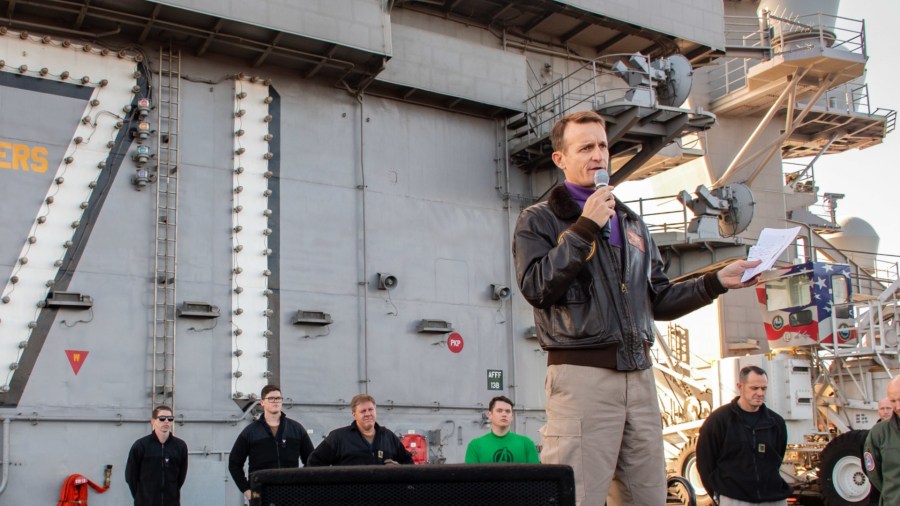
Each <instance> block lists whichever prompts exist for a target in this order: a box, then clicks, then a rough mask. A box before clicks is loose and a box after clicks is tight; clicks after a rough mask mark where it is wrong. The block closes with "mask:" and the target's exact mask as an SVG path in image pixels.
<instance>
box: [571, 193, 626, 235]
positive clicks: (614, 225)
mask: <svg viewBox="0 0 900 506" xmlns="http://www.w3.org/2000/svg"><path fill="white" fill-rule="evenodd" d="M563 184H564V185H566V190H568V191H569V195H570V196H571V197H572V200H574V201H575V202H578V207H580V208H582V209H584V202H585V201H586V200H587V199H588V197H590V196H591V195H593V194H594V191H596V190H595V189H594V188H585V187H583V186H578V185H577V184H572V183H570V182H568V181H564V182H563ZM608 223H609V243H610V244H612V245H613V246H616V247H619V248H621V247H622V230H621V227H620V225H619V220H618V219H610V220H609V222H608Z"/></svg>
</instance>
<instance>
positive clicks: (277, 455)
mask: <svg viewBox="0 0 900 506" xmlns="http://www.w3.org/2000/svg"><path fill="white" fill-rule="evenodd" d="M259 399H260V401H259V405H260V407H262V409H263V414H262V415H260V417H259V418H258V419H257V420H256V421H255V422H253V423H251V424H250V425H248V426H246V427H244V430H243V431H241V434H240V435H239V436H238V437H237V440H235V442H234V446H233V447H232V448H231V456H229V458H228V471H229V472H230V473H231V477H232V478H233V479H234V483H235V485H237V486H238V488H239V489H240V490H241V492H242V493H243V494H244V498H245V499H246V500H247V501H249V500H250V481H249V480H248V479H247V476H249V475H250V474H252V473H254V472H256V471H262V470H263V469H281V468H294V467H300V464H299V463H298V460H299V461H303V464H304V465H306V459H307V457H309V454H310V453H312V451H313V444H312V440H311V439H309V434H308V433H307V432H306V429H305V428H304V427H303V425H301V424H300V422H297V421H296V420H291V419H290V418H288V417H287V415H285V414H284V413H283V412H282V410H281V406H282V402H283V400H284V399H283V398H282V397H281V389H280V388H278V386H277V385H266V386H264V387H263V389H262V392H260V394H259ZM248 457H249V458H250V464H249V466H248V467H249V469H248V471H249V472H248V473H247V474H244V462H245V461H246V460H247V458H248Z"/></svg>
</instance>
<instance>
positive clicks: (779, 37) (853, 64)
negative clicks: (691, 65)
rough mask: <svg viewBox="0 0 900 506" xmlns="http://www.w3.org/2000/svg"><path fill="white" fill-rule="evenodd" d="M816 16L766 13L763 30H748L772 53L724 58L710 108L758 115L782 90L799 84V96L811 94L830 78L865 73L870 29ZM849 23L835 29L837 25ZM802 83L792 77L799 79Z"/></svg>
mask: <svg viewBox="0 0 900 506" xmlns="http://www.w3.org/2000/svg"><path fill="white" fill-rule="evenodd" d="M840 21H841V22H840V23H839V22H838V20H836V19H835V18H834V16H826V15H821V14H817V15H811V16H798V17H792V18H783V17H778V16H774V15H771V14H767V15H766V16H765V18H764V19H763V20H762V22H763V24H764V29H762V30H760V29H758V28H756V29H753V31H749V32H748V33H745V34H744V35H743V38H746V39H747V40H753V41H757V42H756V46H758V47H759V48H762V49H766V51H764V52H762V53H760V54H762V55H766V54H767V53H768V57H765V58H763V60H762V61H758V60H755V59H750V58H729V59H724V60H720V61H719V62H718V63H717V66H716V68H715V69H712V70H711V71H710V95H711V97H712V101H711V102H710V109H711V110H712V111H713V112H714V113H716V114H720V115H727V116H756V115H760V114H762V113H764V112H765V111H766V110H767V109H769V107H771V105H772V103H773V101H774V100H775V99H776V98H777V97H778V96H779V95H780V93H781V91H782V90H783V89H784V88H785V87H786V86H788V85H789V84H790V85H793V86H794V87H795V92H794V100H796V101H802V100H803V99H804V98H808V97H811V96H813V95H815V94H816V92H818V91H819V90H820V88H821V87H822V86H823V85H824V84H826V83H827V86H828V87H829V88H832V87H836V86H841V85H843V84H845V83H848V82H850V81H852V80H854V79H857V78H859V77H861V76H863V75H864V74H865V64H866V58H867V55H866V46H865V31H864V25H863V24H862V22H861V21H854V20H846V19H841V20H840ZM841 24H843V25H845V26H846V25H849V27H846V28H836V25H841ZM798 79H799V81H800V82H791V81H792V80H798Z"/></svg>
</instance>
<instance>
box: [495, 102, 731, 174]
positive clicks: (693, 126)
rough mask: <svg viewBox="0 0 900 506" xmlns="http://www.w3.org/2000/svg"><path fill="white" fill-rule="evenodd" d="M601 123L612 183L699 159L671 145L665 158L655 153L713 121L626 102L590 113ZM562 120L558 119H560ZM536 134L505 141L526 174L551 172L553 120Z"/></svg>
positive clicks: (685, 111) (696, 152)
mask: <svg viewBox="0 0 900 506" xmlns="http://www.w3.org/2000/svg"><path fill="white" fill-rule="evenodd" d="M594 110H595V111H596V112H597V113H599V114H600V116H602V117H603V119H604V120H606V125H607V140H608V142H609V146H610V150H609V151H610V158H611V160H612V165H613V172H612V175H611V184H619V183H621V182H623V181H629V180H639V179H644V178H647V177H650V176H652V175H655V174H658V173H660V172H664V171H666V170H668V169H671V168H673V167H676V166H677V165H680V164H681V163H686V162H688V161H690V160H693V159H695V158H698V157H700V156H703V152H702V151H701V150H699V149H682V148H680V146H677V145H673V147H672V148H671V151H670V153H660V151H661V150H662V149H663V148H665V147H666V146H668V145H670V144H672V143H674V142H675V141H676V139H679V138H680V137H682V136H684V135H687V134H690V133H695V132H700V131H703V130H707V129H709V128H710V127H711V126H712V125H714V124H715V121H716V117H715V116H714V115H712V114H710V113H708V112H702V111H701V112H694V111H691V110H689V109H679V108H675V107H666V106H662V105H658V106H656V107H643V106H641V105H639V104H635V103H631V102H629V101H627V100H619V101H616V102H613V103H609V104H603V105H602V106H599V107H597V108H595V109H594ZM559 117H561V115H560V116H559ZM546 123H547V124H548V125H549V126H545V127H544V128H540V127H539V128H540V130H539V131H536V130H535V129H530V130H529V132H528V135H523V136H522V137H521V138H517V137H516V136H515V134H514V136H513V139H512V140H511V142H510V147H509V153H510V159H511V161H512V163H513V164H514V165H516V166H517V167H519V168H520V169H522V170H525V171H526V172H531V171H538V170H546V169H553V168H555V166H554V165H553V161H552V160H551V159H550V155H551V154H552V153H553V149H552V147H551V146H550V131H549V128H550V127H552V124H554V123H555V120H554V121H552V122H551V121H548V122H546Z"/></svg>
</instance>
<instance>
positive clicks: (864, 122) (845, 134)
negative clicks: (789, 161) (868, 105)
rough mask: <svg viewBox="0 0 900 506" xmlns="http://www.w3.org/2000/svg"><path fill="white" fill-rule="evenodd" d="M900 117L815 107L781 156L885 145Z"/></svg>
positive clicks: (886, 112) (888, 112) (889, 112)
mask: <svg viewBox="0 0 900 506" xmlns="http://www.w3.org/2000/svg"><path fill="white" fill-rule="evenodd" d="M825 103H826V104H827V97H826V101H825ZM799 111H800V108H799V107H798V108H796V109H795V114H797V113H799ZM896 117H897V112H896V111H892V110H885V109H879V110H876V111H874V112H872V113H865V112H854V111H844V112H842V111H839V110H828V109H821V108H818V107H814V108H813V110H812V111H810V112H809V114H807V116H806V118H805V120H804V121H803V122H802V123H801V124H799V125H797V126H796V128H795V129H794V131H793V133H792V134H791V136H790V137H788V138H787V139H786V140H785V141H784V143H783V144H782V147H781V156H782V158H802V157H807V156H818V155H819V154H820V153H821V154H833V153H841V152H844V151H848V150H851V149H865V148H868V147H872V146H875V145H878V144H881V143H882V141H883V140H884V137H885V136H886V135H887V134H888V133H890V132H891V131H893V130H894V127H895V124H896ZM832 139H833V140H832ZM823 148H824V151H823Z"/></svg>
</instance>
